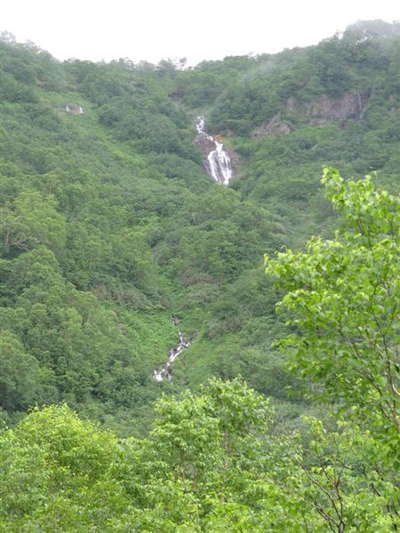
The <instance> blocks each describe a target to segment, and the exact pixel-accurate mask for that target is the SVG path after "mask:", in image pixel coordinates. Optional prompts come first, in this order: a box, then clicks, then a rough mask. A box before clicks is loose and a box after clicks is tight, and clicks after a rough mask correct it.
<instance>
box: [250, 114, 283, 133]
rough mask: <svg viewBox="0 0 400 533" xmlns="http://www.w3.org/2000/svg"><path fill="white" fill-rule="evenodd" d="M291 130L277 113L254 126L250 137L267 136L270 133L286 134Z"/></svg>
mask: <svg viewBox="0 0 400 533" xmlns="http://www.w3.org/2000/svg"><path fill="white" fill-rule="evenodd" d="M291 131H292V128H291V127H290V126H289V124H286V123H285V122H283V121H282V119H281V114H280V113H278V114H277V115H275V116H273V117H272V118H271V119H270V120H268V121H267V122H264V123H263V124H261V126H259V127H258V128H256V129H255V130H254V132H253V135H252V137H253V138H254V139H257V138H259V137H269V136H271V135H280V134H287V133H290V132H291Z"/></svg>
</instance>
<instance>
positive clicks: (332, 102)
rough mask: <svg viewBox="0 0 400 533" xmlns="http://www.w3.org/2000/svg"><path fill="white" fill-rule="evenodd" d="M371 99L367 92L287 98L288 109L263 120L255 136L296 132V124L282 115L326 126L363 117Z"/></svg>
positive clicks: (253, 135) (314, 124) (310, 124)
mask: <svg viewBox="0 0 400 533" xmlns="http://www.w3.org/2000/svg"><path fill="white" fill-rule="evenodd" d="M368 98H369V94H368V93H367V92H365V93H359V92H352V93H346V94H344V95H343V96H341V97H340V98H332V97H330V96H327V95H323V96H320V97H319V98H316V99H315V100H312V101H311V102H307V103H301V102H299V101H298V100H296V98H294V97H290V98H288V99H287V101H286V106H285V109H284V111H283V112H282V113H277V114H276V115H274V116H273V117H272V118H271V119H270V120H267V121H266V122H263V124H261V126H259V127H258V128H256V129H255V130H254V131H253V134H252V137H253V138H254V139H257V138H262V137H270V136H272V135H282V134H288V133H290V132H291V131H293V129H294V127H293V125H291V124H290V123H289V122H288V121H287V120H284V119H283V118H282V114H283V115H284V116H286V117H289V118H290V117H292V118H293V122H295V121H296V119H297V120H298V119H299V118H300V119H301V123H304V119H305V122H306V124H307V125H308V126H324V125H325V124H329V123H330V122H342V123H344V122H345V121H346V120H349V119H353V120H361V119H362V118H363V117H364V114H365V111H366V109H367V104H368Z"/></svg>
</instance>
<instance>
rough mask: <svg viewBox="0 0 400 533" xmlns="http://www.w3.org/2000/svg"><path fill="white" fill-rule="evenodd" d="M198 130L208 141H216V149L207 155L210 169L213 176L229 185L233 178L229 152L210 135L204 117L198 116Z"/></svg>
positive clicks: (218, 181) (223, 183) (219, 181)
mask: <svg viewBox="0 0 400 533" xmlns="http://www.w3.org/2000/svg"><path fill="white" fill-rule="evenodd" d="M196 130H197V133H198V134H199V135H203V136H204V137H205V138H206V139H207V140H208V141H211V142H212V143H214V146H215V150H211V152H210V153H209V154H208V156H207V161H208V170H209V173H210V175H211V176H212V178H213V179H214V180H215V181H216V182H217V183H221V184H222V185H229V182H230V180H231V179H232V163H231V158H230V157H229V155H228V153H227V152H225V150H224V145H223V144H222V143H220V142H218V141H217V140H215V139H214V137H212V136H211V135H208V133H207V132H206V129H205V121H204V118H203V117H197V122H196Z"/></svg>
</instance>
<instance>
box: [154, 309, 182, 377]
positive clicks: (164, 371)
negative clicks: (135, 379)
mask: <svg viewBox="0 0 400 533" xmlns="http://www.w3.org/2000/svg"><path fill="white" fill-rule="evenodd" d="M172 321H173V323H174V324H175V325H176V324H177V319H176V317H173V318H172ZM178 321H179V320H178ZM178 335H179V343H178V344H177V345H176V346H175V348H171V349H170V351H169V352H168V360H167V362H166V363H165V364H164V365H163V366H162V367H160V368H158V369H156V370H154V372H153V378H154V379H155V380H156V381H164V380H165V379H167V380H168V381H171V380H172V370H171V367H172V363H174V361H176V359H177V358H178V357H179V356H180V355H181V353H182V352H183V351H184V350H186V348H189V346H190V344H191V342H190V341H189V340H186V339H185V337H184V336H183V335H182V332H181V331H179V330H178Z"/></svg>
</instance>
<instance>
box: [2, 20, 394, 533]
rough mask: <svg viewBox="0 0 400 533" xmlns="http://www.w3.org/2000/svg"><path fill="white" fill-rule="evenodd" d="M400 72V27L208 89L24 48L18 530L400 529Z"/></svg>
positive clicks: (212, 73)
mask: <svg viewBox="0 0 400 533" xmlns="http://www.w3.org/2000/svg"><path fill="white" fill-rule="evenodd" d="M399 57H400V30H399V24H392V25H390V24H386V23H383V22H381V21H372V22H364V23H357V24H355V25H353V26H351V27H349V28H348V29H347V30H346V32H345V33H344V34H343V35H340V36H339V35H337V36H334V37H332V38H330V39H326V40H325V41H323V42H322V43H320V44H319V45H317V46H313V47H309V48H305V49H294V50H285V51H284V52H282V53H280V54H276V55H261V56H257V57H230V58H225V59H224V60H223V61H206V62H203V63H201V64H200V65H198V66H197V67H194V68H187V69H181V68H177V66H175V65H174V64H173V63H172V62H170V61H162V62H160V64H159V65H150V64H147V63H141V64H137V65H136V64H133V63H131V62H130V61H128V60H119V61H113V62H111V63H108V64H106V63H99V64H94V63H91V62H88V61H77V60H70V61H67V62H64V63H60V62H58V61H56V60H54V59H53V58H52V57H51V56H50V55H49V54H48V53H46V52H44V51H43V50H40V49H38V48H36V47H35V46H34V45H32V44H25V45H22V44H17V43H15V42H13V41H12V39H11V38H10V36H9V35H8V34H7V35H3V37H2V39H1V40H0V96H1V98H0V422H1V424H2V429H1V432H0V457H1V459H0V479H1V480H2V481H1V482H0V502H1V504H0V530H1V531H7V532H8V531H11V532H13V531H15V532H17V531H18V532H20V531H26V532H28V531H29V532H30V531H49V532H50V531H52V532H53V531H71V532H78V531H82V532H84V531H88V530H90V531H121V532H122V531H143V532H145V531H162V532H164V531H165V532H169V531H171V532H173V531H182V532H189V531H191V532H195V531H210V532H211V531H212V532H213V533H214V532H218V531H221V532H222V531H238V532H239V531H260V532H261V531H266V530H267V531H282V532H283V531H299V532H300V531H321V532H323V531H324V532H325V531H335V532H343V531H366V532H368V531H370V532H371V533H372V532H374V533H375V532H380V531H381V532H386V531H392V530H396V529H398V528H399V527H400V523H399V513H400V509H399V507H398V501H399V497H400V495H399V479H398V470H399V458H398V449H399V416H400V415H399V394H400V393H399V391H400V384H399V378H400V361H399V356H398V344H399V339H398V335H399V333H398V325H397V319H398V294H397V292H398V277H399V265H398V255H399V251H398V250H399V243H398V233H399V231H398V230H399V228H398V225H399V220H400V218H399V217H400V215H399V196H398V194H399V189H398V176H399V168H400V135H399V133H398V131H399V130H398V122H399V120H400V61H399ZM67 104H68V105H70V106H81V107H82V108H83V111H84V112H83V114H73V113H69V112H67V111H66V108H65V106H66V105H67ZM198 114H203V115H205V117H206V120H207V124H208V127H209V131H210V132H212V133H213V134H221V135H224V143H225V145H227V146H228V147H229V149H230V150H232V151H233V152H234V153H236V154H237V156H238V163H237V164H236V176H235V179H234V181H233V182H232V185H231V186H229V187H221V186H219V185H217V184H215V183H213V181H212V180H211V178H209V177H208V176H207V174H206V173H205V171H204V168H203V165H202V156H201V154H200V152H199V150H198V149H197V147H196V145H195V144H194V143H193V140H194V137H195V134H196V132H195V128H194V120H195V117H196V116H197V115H198ZM326 166H329V167H336V168H340V169H341V172H342V173H343V174H344V175H346V176H349V177H350V176H352V175H360V174H373V178H371V177H368V178H366V179H365V180H362V181H354V180H349V181H347V182H346V181H344V180H343V179H342V178H341V176H340V174H339V173H338V172H337V171H334V170H326V171H325V174H324V178H323V184H322V186H321V182H320V174H321V169H322V167H326ZM375 184H376V185H375ZM323 186H325V189H326V196H325V195H324V188H323ZM384 189H386V190H387V191H388V192H386V191H385V190H384ZM316 235H319V237H315V236H316ZM312 236H314V237H312ZM264 254H266V255H267V256H268V257H270V258H271V259H269V260H268V261H267V263H266V269H267V273H268V276H266V275H265V269H264V266H263V256H264ZM278 302H279V303H278ZM277 303H278V306H276V304H277ZM171 315H174V316H177V317H179V318H180V323H179V328H180V329H181V330H182V331H183V332H184V333H185V335H187V336H188V337H190V338H191V340H192V343H191V346H190V348H188V349H187V350H186V351H185V352H184V354H183V355H182V356H181V357H180V358H179V359H178V360H177V361H176V362H175V364H174V367H173V380H172V382H167V383H165V382H162V383H157V382H155V380H154V379H153V378H152V373H153V371H154V369H155V368H157V367H159V366H160V365H161V364H162V363H164V362H165V360H166V358H167V356H168V350H169V349H170V348H171V347H173V346H174V345H175V344H176V343H177V337H178V330H177V328H176V327H175V326H174V325H173V323H172V321H171ZM278 339H284V340H280V341H279V342H278V343H277V342H276V341H277V340H278ZM239 376H241V377H240V378H239ZM210 378H211V379H210ZM163 393H164V394H163ZM3 426H4V428H3Z"/></svg>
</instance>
